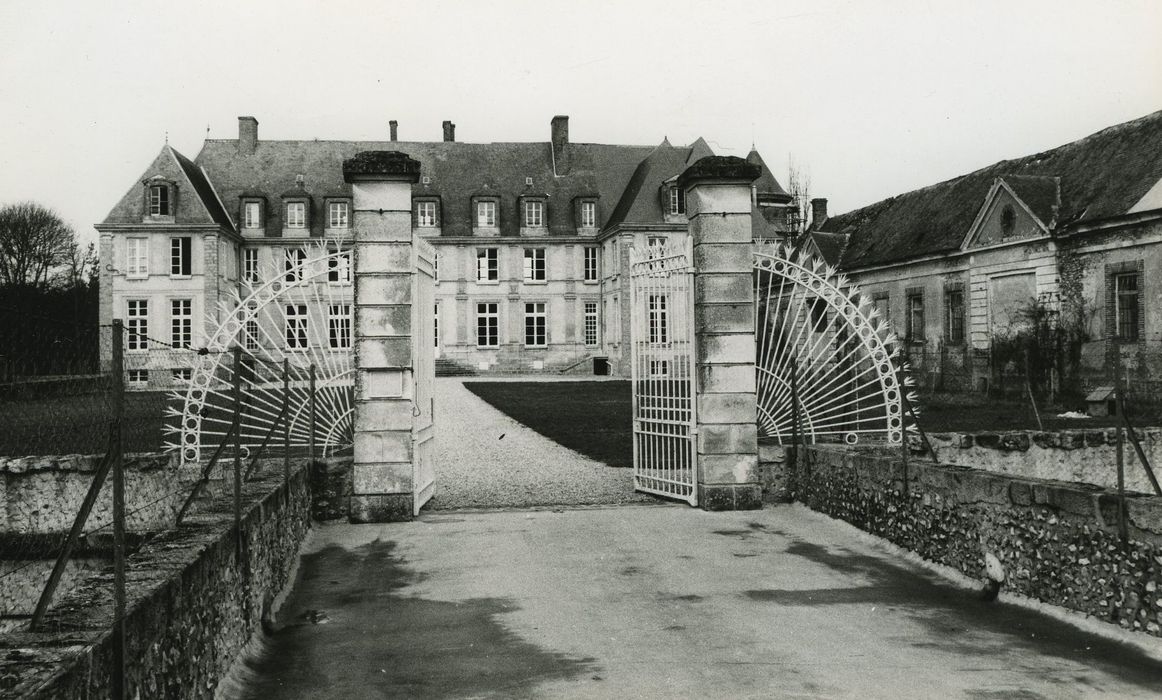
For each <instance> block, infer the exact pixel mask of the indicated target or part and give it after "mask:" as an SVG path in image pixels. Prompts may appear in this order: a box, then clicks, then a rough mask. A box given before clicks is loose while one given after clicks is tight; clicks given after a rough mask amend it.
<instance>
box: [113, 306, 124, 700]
mask: <svg viewBox="0 0 1162 700" xmlns="http://www.w3.org/2000/svg"><path fill="white" fill-rule="evenodd" d="M112 340H113V363H112V364H113V366H112V369H113V442H114V443H115V445H116V447H115V448H114V451H113V452H114V454H113V669H112V673H111V674H110V680H111V686H112V688H111V690H112V696H113V697H114V698H118V699H121V698H124V697H125V696H126V692H125V690H126V688H125V449H124V448H125V444H124V439H125V430H124V427H125V354H124V353H125V328H124V326H123V325H122V323H121V319H114V320H113V339H112Z"/></svg>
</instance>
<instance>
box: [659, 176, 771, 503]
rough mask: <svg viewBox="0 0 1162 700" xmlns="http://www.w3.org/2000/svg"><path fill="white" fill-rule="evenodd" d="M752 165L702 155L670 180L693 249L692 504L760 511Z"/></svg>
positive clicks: (753, 178)
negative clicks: (679, 194) (682, 203)
mask: <svg viewBox="0 0 1162 700" xmlns="http://www.w3.org/2000/svg"><path fill="white" fill-rule="evenodd" d="M761 172H762V170H761V168H760V167H759V166H757V165H753V164H751V163H748V162H746V161H745V160H743V159H742V158H737V157H734V156H709V157H706V158H702V159H701V160H699V161H697V162H696V163H694V164H693V165H691V166H690V167H689V168H687V169H686V171H685V172H683V173H682V174H681V175H680V176H679V177H678V186H679V187H680V188H682V189H683V190H684V191H685V193H686V214H687V216H688V217H689V220H690V221H689V232H690V237H691V239H692V240H693V248H694V333H695V346H696V351H695V354H696V358H695V384H694V387H695V392H696V401H697V403H696V418H697V430H698V436H697V450H698V503H699V505H700V506H701V507H702V508H703V509H705V510H750V509H757V508H761V507H762V488H761V483H760V474H759V467H758V430H757V426H756V413H757V408H756V406H757V404H756V399H755V338H754V304H755V299H754V284H753V273H752V270H753V266H754V262H753V260H752V256H753V246H752V244H751V238H752V234H751V189H750V188H751V183H752V182H753V181H754V180H755V179H757V178H758V177H759V175H760V174H761Z"/></svg>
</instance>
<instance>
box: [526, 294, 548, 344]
mask: <svg viewBox="0 0 1162 700" xmlns="http://www.w3.org/2000/svg"><path fill="white" fill-rule="evenodd" d="M546 344H547V343H546V337H545V304H544V302H540V301H538V302H531V303H528V304H525V345H526V346H528V347H530V348H543V347H545V345H546Z"/></svg>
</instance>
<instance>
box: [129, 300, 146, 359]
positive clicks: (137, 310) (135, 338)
mask: <svg viewBox="0 0 1162 700" xmlns="http://www.w3.org/2000/svg"><path fill="white" fill-rule="evenodd" d="M125 349H126V350H148V349H149V300H147V299H130V300H128V301H127V302H125Z"/></svg>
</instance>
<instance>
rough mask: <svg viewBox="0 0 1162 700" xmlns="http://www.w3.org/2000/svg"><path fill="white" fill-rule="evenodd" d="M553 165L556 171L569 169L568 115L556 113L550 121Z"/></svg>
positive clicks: (561, 171)
mask: <svg viewBox="0 0 1162 700" xmlns="http://www.w3.org/2000/svg"><path fill="white" fill-rule="evenodd" d="M552 139H553V165H554V166H555V167H556V170H557V172H558V173H564V172H566V171H568V170H569V117H567V116H565V115H563V114H558V115H557V116H555V117H553V122H552Z"/></svg>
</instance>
